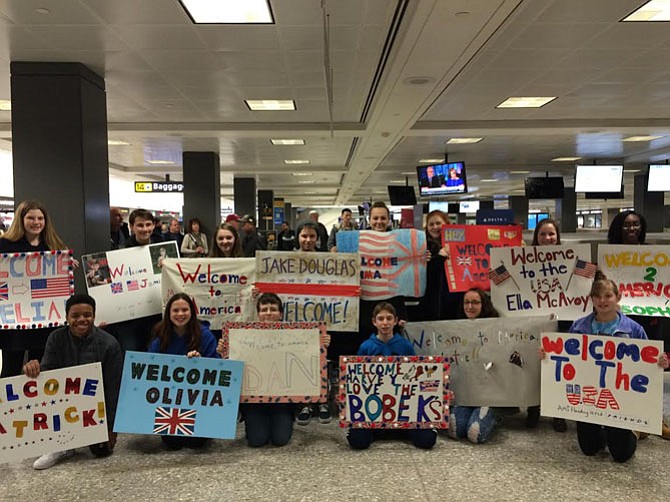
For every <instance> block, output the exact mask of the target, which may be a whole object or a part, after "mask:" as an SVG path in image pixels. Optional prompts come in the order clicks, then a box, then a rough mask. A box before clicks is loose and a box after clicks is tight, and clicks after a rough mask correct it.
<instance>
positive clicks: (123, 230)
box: [109, 207, 130, 250]
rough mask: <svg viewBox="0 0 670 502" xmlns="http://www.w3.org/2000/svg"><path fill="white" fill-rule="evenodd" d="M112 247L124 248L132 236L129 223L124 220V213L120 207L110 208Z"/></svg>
mask: <svg viewBox="0 0 670 502" xmlns="http://www.w3.org/2000/svg"><path fill="white" fill-rule="evenodd" d="M109 236H110V240H111V244H110V249H112V250H114V249H123V248H124V247H126V243H127V242H128V239H129V238H130V231H129V230H128V224H127V223H126V222H124V221H123V214H122V213H121V209H120V208H118V207H110V208H109Z"/></svg>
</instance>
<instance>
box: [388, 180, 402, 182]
mask: <svg viewBox="0 0 670 502" xmlns="http://www.w3.org/2000/svg"><path fill="white" fill-rule="evenodd" d="M389 183H405V180H389Z"/></svg>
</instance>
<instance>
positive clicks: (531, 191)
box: [526, 176, 563, 199]
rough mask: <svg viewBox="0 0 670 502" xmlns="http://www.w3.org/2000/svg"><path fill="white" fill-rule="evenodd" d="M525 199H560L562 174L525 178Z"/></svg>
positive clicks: (561, 194) (561, 196)
mask: <svg viewBox="0 0 670 502" xmlns="http://www.w3.org/2000/svg"><path fill="white" fill-rule="evenodd" d="M526 198H527V199H562V198H563V176H552V177H544V178H526Z"/></svg>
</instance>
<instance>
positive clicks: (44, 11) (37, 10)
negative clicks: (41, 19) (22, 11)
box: [35, 7, 51, 15]
mask: <svg viewBox="0 0 670 502" xmlns="http://www.w3.org/2000/svg"><path fill="white" fill-rule="evenodd" d="M35 12H37V13H38V14H42V15H46V14H49V13H50V12H51V11H50V10H49V9H46V8H44V7H38V8H37V9H35Z"/></svg>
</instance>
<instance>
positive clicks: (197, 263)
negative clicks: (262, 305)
mask: <svg viewBox="0 0 670 502" xmlns="http://www.w3.org/2000/svg"><path fill="white" fill-rule="evenodd" d="M255 281H256V261H255V260H254V259H253V258H170V259H168V260H165V264H164V265H163V275H162V277H161V291H162V298H163V305H165V304H166V303H167V301H168V300H169V299H170V298H171V297H172V296H173V295H174V294H175V293H186V294H187V295H189V296H190V297H191V298H193V301H194V302H195V305H196V308H197V313H198V319H201V320H204V321H209V323H210V325H211V327H212V329H221V326H222V325H223V323H224V322H226V321H248V320H251V319H253V318H254V317H255V305H254V300H253V297H252V292H253V285H254V282H255Z"/></svg>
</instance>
